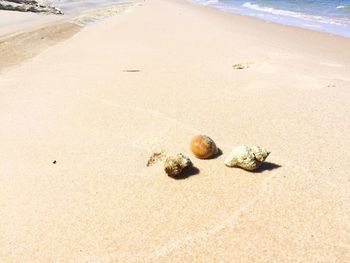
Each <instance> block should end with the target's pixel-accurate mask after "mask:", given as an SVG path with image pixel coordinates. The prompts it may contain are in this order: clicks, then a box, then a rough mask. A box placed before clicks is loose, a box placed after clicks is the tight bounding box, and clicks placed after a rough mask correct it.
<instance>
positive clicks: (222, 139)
mask: <svg viewBox="0 0 350 263" xmlns="http://www.w3.org/2000/svg"><path fill="white" fill-rule="evenodd" d="M349 46H350V40H349V39H346V38H342V37H337V36H332V35H327V34H323V33H319V32H313V31H309V30H304V29H298V28H293V27H288V26H282V25H275V24H271V23H266V22H263V21H259V20H256V19H253V18H247V17H242V16H237V15H233V14H226V13H223V12H221V11H217V10H212V9H210V8H207V7H203V6H196V5H193V4H190V3H188V2H186V1H180V0H162V1H161V0H147V1H146V2H144V3H142V5H140V6H138V7H135V8H133V9H132V10H130V12H124V13H121V14H118V15H116V16H114V17H112V18H110V19H108V20H106V21H104V22H102V23H99V24H96V25H93V26H90V27H85V28H83V29H82V30H80V31H79V32H77V33H76V34H75V35H74V36H72V37H71V38H69V39H66V40H65V41H63V42H59V43H58V44H56V45H54V46H51V47H49V48H47V49H45V50H44V51H43V52H41V53H40V54H39V55H37V56H35V57H33V58H31V59H29V60H27V61H25V62H23V63H21V64H19V65H17V66H12V67H10V68H5V69H4V70H3V71H2V72H1V73H0V123H1V126H0V137H1V140H0V185H1V187H0V214H1V217H0V233H1V235H0V261H2V262H52V261H55V262H141V261H146V262H165V261H168V262H169V261H171V262H215V261H218V262H349V261H350V253H349V251H350V191H349V189H350V188H349V187H350V175H349V169H350V162H349V159H350V133H349V130H350V121H349V120H350V104H349V103H348V102H349V99H350V49H349V48H348V47H349ZM0 56H1V54H0ZM235 64H242V65H243V67H244V68H243V69H236V68H237V67H236V68H234V67H233V65H235ZM200 133H203V134H207V135H209V136H210V137H211V138H213V139H214V140H215V141H216V143H217V145H218V146H219V148H220V149H221V150H222V152H223V154H222V155H221V156H219V157H218V158H216V159H212V160H198V159H195V158H194V157H193V156H192V155H191V153H190V151H189V149H188V148H189V147H188V143H189V141H190V139H191V137H192V136H194V135H196V134H200ZM243 143H244V144H248V145H260V146H262V147H265V148H267V149H268V150H270V151H271V152H272V153H271V155H270V156H269V158H268V159H267V161H268V163H266V164H265V165H264V166H263V167H262V168H261V169H259V170H258V171H257V172H256V173H250V172H246V171H244V170H242V169H234V168H228V167H225V166H224V164H223V160H224V158H225V156H226V155H227V154H228V153H229V152H230V150H231V149H232V148H233V147H234V146H237V145H240V144H243ZM159 149H161V150H163V151H164V152H166V153H178V152H182V153H183V154H185V155H187V156H189V157H191V159H192V161H193V162H194V165H195V166H196V167H197V168H198V170H197V171H196V172H194V173H193V174H187V178H182V179H180V180H174V179H172V178H169V177H167V176H166V175H165V173H164V171H163V169H162V166H161V165H157V164H156V165H153V166H150V167H146V163H147V160H148V157H149V155H150V154H151V153H152V152H153V151H156V150H159Z"/></svg>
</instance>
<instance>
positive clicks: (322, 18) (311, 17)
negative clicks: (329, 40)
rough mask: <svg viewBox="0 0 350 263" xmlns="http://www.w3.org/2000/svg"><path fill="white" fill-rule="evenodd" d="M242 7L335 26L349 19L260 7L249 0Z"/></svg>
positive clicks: (343, 23) (348, 23)
mask: <svg viewBox="0 0 350 263" xmlns="http://www.w3.org/2000/svg"><path fill="white" fill-rule="evenodd" d="M242 7H245V8H248V9H253V10H256V11H260V12H265V13H270V14H273V15H278V16H286V17H293V18H298V19H303V20H307V21H314V22H318V23H323V24H331V25H337V26H350V21H349V20H348V19H342V18H334V17H325V16H317V15H310V14H305V13H299V12H294V11H289V10H282V9H275V8H273V7H262V6H259V5H257V4H252V3H251V2H246V3H244V4H243V5H242Z"/></svg>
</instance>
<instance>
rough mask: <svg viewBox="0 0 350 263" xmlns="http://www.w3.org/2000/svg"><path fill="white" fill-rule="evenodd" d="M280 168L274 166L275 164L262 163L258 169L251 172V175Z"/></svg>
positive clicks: (276, 165)
mask: <svg viewBox="0 0 350 263" xmlns="http://www.w3.org/2000/svg"><path fill="white" fill-rule="evenodd" d="M280 167H282V166H281V165H279V164H276V163H269V162H264V163H262V164H261V166H260V167H259V168H258V169H256V170H255V171H252V172H253V173H262V172H264V171H272V170H275V169H278V168H280Z"/></svg>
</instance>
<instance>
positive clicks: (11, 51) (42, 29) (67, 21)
mask: <svg viewBox="0 0 350 263" xmlns="http://www.w3.org/2000/svg"><path fill="white" fill-rule="evenodd" d="M138 3H139V1H134V2H129V3H120V4H117V5H111V6H105V7H102V8H96V9H91V10H86V11H84V12H82V13H80V14H77V15H64V16H63V17H61V16H54V15H43V14H26V13H24V14H23V13H21V12H20V13H19V14H18V12H17V13H16V12H15V11H2V12H10V13H11V15H12V13H14V14H13V15H19V16H20V17H26V16H27V15H29V17H35V16H36V17H37V18H38V19H37V20H34V22H32V23H29V25H24V24H22V25H21V24H20V25H18V26H15V27H14V28H13V30H11V31H6V30H4V29H3V31H1V30H0V72H1V71H2V70H4V69H5V68H8V67H14V66H16V65H18V64H20V63H21V62H23V61H26V60H28V59H30V58H33V57H34V56H36V55H38V54H40V52H42V51H43V50H45V49H46V48H48V47H50V46H53V45H55V44H57V43H58V42H61V41H64V40H66V39H68V38H70V37H72V36H74V35H75V34H76V33H78V32H79V31H80V30H81V29H82V28H84V27H85V26H88V25H89V23H94V22H95V21H101V20H105V19H108V18H110V17H111V16H113V15H116V14H118V13H120V12H124V11H125V10H127V9H129V8H133V7H134V6H136V5H138ZM39 18H40V19H39ZM43 18H47V19H43ZM2 19H7V17H3V18H2ZM12 19H13V18H12ZM13 20H15V19H13Z"/></svg>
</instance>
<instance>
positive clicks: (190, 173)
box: [173, 166, 200, 180]
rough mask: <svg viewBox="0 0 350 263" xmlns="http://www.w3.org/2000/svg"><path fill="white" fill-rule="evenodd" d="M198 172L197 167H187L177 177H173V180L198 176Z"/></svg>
mask: <svg viewBox="0 0 350 263" xmlns="http://www.w3.org/2000/svg"><path fill="white" fill-rule="evenodd" d="M199 172H200V170H199V169H198V168H197V167H194V166H192V167H187V168H185V169H184V170H183V171H182V173H181V174H180V175H179V176H176V177H174V178H173V179H175V180H183V179H186V178H188V177H190V176H193V175H196V174H199Z"/></svg>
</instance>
